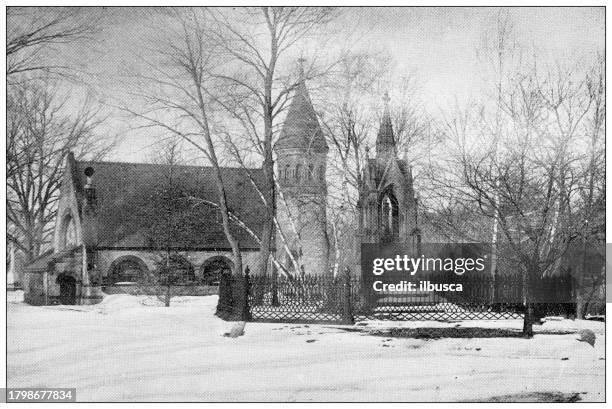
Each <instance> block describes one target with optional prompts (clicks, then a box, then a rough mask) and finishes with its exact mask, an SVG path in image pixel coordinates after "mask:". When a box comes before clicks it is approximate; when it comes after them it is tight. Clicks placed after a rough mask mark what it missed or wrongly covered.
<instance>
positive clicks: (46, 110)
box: [7, 80, 112, 262]
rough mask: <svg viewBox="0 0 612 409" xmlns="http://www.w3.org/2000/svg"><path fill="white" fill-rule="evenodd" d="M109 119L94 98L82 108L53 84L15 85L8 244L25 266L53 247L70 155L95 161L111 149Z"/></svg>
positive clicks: (10, 110) (10, 104)
mask: <svg viewBox="0 0 612 409" xmlns="http://www.w3.org/2000/svg"><path fill="white" fill-rule="evenodd" d="M103 120H104V118H103V117H102V116H101V115H100V110H99V108H97V107H96V106H95V105H94V104H93V102H92V101H91V99H89V98H85V100H83V101H82V102H81V103H80V104H79V105H77V106H76V107H75V106H74V102H73V100H72V99H71V97H70V94H69V92H68V91H66V92H62V91H61V90H60V87H59V86H58V85H57V84H56V83H55V82H53V81H48V80H47V81H42V82H41V81H38V82H36V83H34V82H26V83H23V84H18V85H15V86H12V87H11V88H10V90H9V93H8V96H7V219H8V226H7V227H8V228H7V232H8V239H9V240H10V241H12V242H13V243H14V244H15V245H16V247H17V249H18V250H20V251H22V252H23V253H24V255H25V258H26V262H30V261H32V260H33V259H34V258H36V257H37V256H38V255H39V254H40V253H41V251H42V250H43V249H45V248H47V247H48V246H49V243H50V240H51V232H52V230H53V222H54V220H55V212H56V202H57V199H58V194H59V189H60V184H61V181H62V178H63V171H64V161H65V158H66V155H67V154H68V152H69V151H74V153H75V156H76V157H77V158H78V157H83V156H84V155H88V156H89V157H92V158H96V157H101V156H103V155H104V154H106V153H107V152H108V151H109V150H110V149H112V141H111V140H109V139H106V138H100V137H99V135H98V134H97V129H98V126H99V125H100V124H101V122H102V121H103Z"/></svg>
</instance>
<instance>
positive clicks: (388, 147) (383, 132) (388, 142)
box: [376, 92, 397, 157]
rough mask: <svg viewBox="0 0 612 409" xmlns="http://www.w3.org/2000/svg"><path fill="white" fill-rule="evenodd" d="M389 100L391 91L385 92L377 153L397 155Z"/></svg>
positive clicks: (377, 138) (378, 154)
mask: <svg viewBox="0 0 612 409" xmlns="http://www.w3.org/2000/svg"><path fill="white" fill-rule="evenodd" d="M389 101H390V98H389V93H388V92H385V95H384V96H383V102H384V111H383V116H382V120H381V121H380V128H379V129H378V135H377V137H376V154H377V156H381V155H388V154H392V155H393V156H394V157H395V156H396V155H397V146H396V144H395V135H394V134H393V124H392V123H391V114H390V112H389Z"/></svg>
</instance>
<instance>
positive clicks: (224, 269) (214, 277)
mask: <svg viewBox="0 0 612 409" xmlns="http://www.w3.org/2000/svg"><path fill="white" fill-rule="evenodd" d="M232 266H233V264H232V262H231V261H230V260H229V259H228V258H227V257H223V256H216V257H211V258H209V259H207V260H206V261H205V262H204V263H203V264H202V267H200V275H199V277H198V280H199V281H200V282H201V283H202V284H204V285H219V282H220V281H221V276H222V275H224V274H232Z"/></svg>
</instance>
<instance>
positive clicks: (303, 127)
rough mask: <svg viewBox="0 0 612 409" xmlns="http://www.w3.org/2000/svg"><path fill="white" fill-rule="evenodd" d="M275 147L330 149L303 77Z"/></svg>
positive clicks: (309, 150)
mask: <svg viewBox="0 0 612 409" xmlns="http://www.w3.org/2000/svg"><path fill="white" fill-rule="evenodd" d="M274 148H275V149H301V150H303V151H304V152H308V153H309V152H314V153H326V152H327V151H328V150H329V147H328V146H327V142H325V137H324V136H323V131H321V126H320V125H319V120H318V119H317V114H316V112H315V110H314V107H313V106H312V101H311V100H310V95H309V94H308V89H307V88H306V82H305V81H304V79H303V77H302V79H301V80H300V82H299V83H298V85H297V88H296V90H295V94H294V96H293V100H292V101H291V105H290V106H289V113H288V114H287V117H286V118H285V122H284V123H283V128H282V129H281V133H280V136H279V138H278V141H277V142H276V144H275V146H274Z"/></svg>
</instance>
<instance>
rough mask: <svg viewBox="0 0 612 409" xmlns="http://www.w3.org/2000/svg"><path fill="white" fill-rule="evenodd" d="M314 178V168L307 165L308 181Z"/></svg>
mask: <svg viewBox="0 0 612 409" xmlns="http://www.w3.org/2000/svg"><path fill="white" fill-rule="evenodd" d="M313 178H314V166H312V165H308V180H312V179H313Z"/></svg>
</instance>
